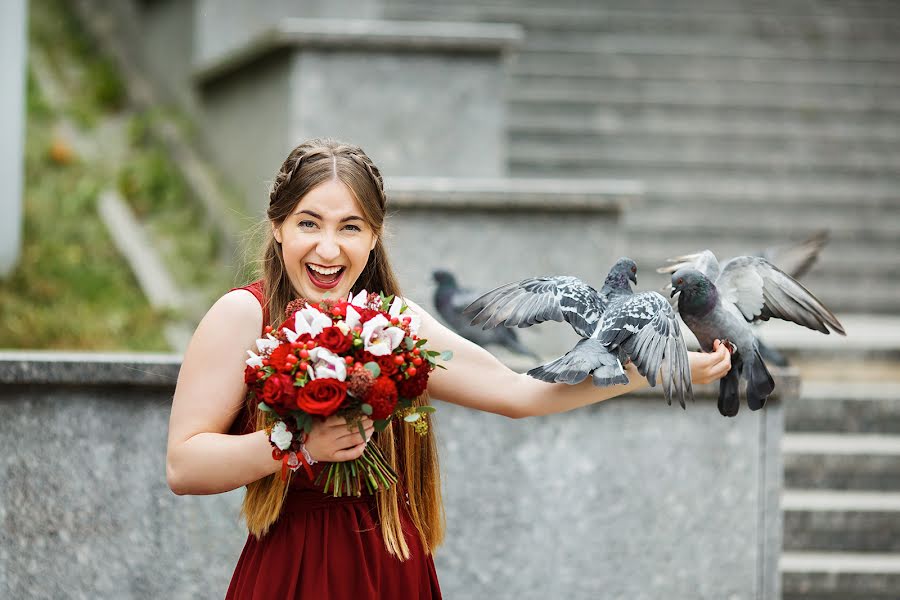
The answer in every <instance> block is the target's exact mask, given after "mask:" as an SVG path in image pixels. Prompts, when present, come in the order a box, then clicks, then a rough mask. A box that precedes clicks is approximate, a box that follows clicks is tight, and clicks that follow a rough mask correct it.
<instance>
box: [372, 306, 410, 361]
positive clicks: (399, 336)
mask: <svg viewBox="0 0 900 600" xmlns="http://www.w3.org/2000/svg"><path fill="white" fill-rule="evenodd" d="M405 336H406V334H405V333H404V332H403V330H402V329H400V328H399V327H392V326H391V322H390V321H388V320H387V319H386V318H385V316H384V315H381V314H379V315H375V316H374V317H372V318H371V319H369V320H368V321H366V322H365V323H364V324H363V330H362V340H363V347H364V348H365V350H366V351H368V352H369V353H370V354H372V355H373V356H387V355H388V354H390V353H391V352H393V351H394V348H396V347H397V346H399V345H400V342H402V341H403V338H404V337H405Z"/></svg>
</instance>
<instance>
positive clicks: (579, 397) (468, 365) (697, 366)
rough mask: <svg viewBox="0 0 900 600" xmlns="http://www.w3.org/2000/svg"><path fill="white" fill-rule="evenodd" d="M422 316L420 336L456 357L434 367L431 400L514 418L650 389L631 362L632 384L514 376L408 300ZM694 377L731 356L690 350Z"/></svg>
mask: <svg viewBox="0 0 900 600" xmlns="http://www.w3.org/2000/svg"><path fill="white" fill-rule="evenodd" d="M407 303H408V304H409V306H410V308H411V309H412V310H414V311H415V312H416V313H418V314H419V315H421V317H422V325H421V326H420V328H419V336H420V337H423V338H426V339H428V347H430V348H431V349H434V350H441V351H443V350H451V351H452V352H453V359H452V360H450V361H449V362H447V363H446V364H445V365H444V366H446V367H447V369H446V370H444V369H436V370H435V371H434V372H433V373H432V374H431V377H430V378H429V380H428V391H429V393H431V395H432V396H434V397H435V398H438V399H440V400H444V401H446V402H452V403H454V404H459V405H461V406H467V407H469V408H474V409H477V410H483V411H486V412H492V413H496V414H500V415H504V416H507V417H511V418H521V417H528V416H537V415H546V414H551V413H558V412H565V411H569V410H572V409H575V408H579V407H581V406H586V405H588V404H593V403H595V402H601V401H603V400H608V399H609V398H613V397H615V396H620V395H622V394H626V393H628V392H631V391H634V390H638V389H640V388H643V387H646V386H647V385H649V384H648V383H647V380H646V379H645V378H644V377H642V376H641V375H640V374H639V373H638V372H637V369H636V368H635V367H634V365H632V364H630V363H629V364H628V365H627V366H626V371H627V375H628V380H629V383H627V384H625V385H614V386H609V387H603V388H600V387H596V386H594V385H593V383H592V382H591V380H590V378H588V379H586V380H585V381H582V382H581V383H579V384H577V385H569V384H566V383H546V382H543V381H539V380H537V379H534V378H533V377H529V376H528V375H525V374H522V373H516V372H515V371H513V370H512V369H510V368H508V367H507V366H506V365H504V364H503V363H501V362H500V361H499V360H497V358H495V357H494V356H493V355H492V354H491V353H490V352H488V351H487V350H485V349H483V348H481V347H480V346H478V345H476V344H473V343H472V342H470V341H469V340H467V339H465V338H463V337H461V336H459V335H457V334H456V333H454V332H452V331H450V330H449V329H447V328H446V327H444V326H443V325H442V324H441V323H439V322H438V321H437V320H435V319H434V318H433V317H431V315H429V314H428V313H427V312H425V311H424V310H423V309H422V308H421V307H419V306H417V305H415V304H414V303H413V302H410V301H409V300H407ZM688 354H689V359H690V363H691V378H692V380H693V381H694V382H695V383H708V382H710V381H715V380H716V379H719V378H721V377H723V376H724V375H725V374H726V373H727V372H728V370H729V369H730V368H731V355H730V354H729V353H728V351H727V350H726V349H725V348H724V346H720V347H719V348H718V349H717V350H716V351H715V352H713V353H710V354H701V353H698V352H690V353H688Z"/></svg>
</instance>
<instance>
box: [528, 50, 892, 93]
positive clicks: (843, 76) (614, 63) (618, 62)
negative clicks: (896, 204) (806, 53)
mask: <svg viewBox="0 0 900 600" xmlns="http://www.w3.org/2000/svg"><path fill="white" fill-rule="evenodd" d="M511 72H512V74H513V76H514V77H516V78H520V77H543V76H554V77H578V78H595V77H602V78H627V79H643V78H648V79H675V80H681V81H707V80H714V81H743V82H753V81H758V82H768V83H781V84H788V85H792V86H801V85H807V84H817V83H824V84H845V85H851V84H852V85H860V86H868V85H875V86H877V85H896V84H897V83H898V81H900V73H898V72H897V69H896V68H894V65H892V64H890V63H884V62H880V61H854V62H848V61H839V60H830V59H826V58H824V57H819V58H818V59H816V60H804V59H791V58H780V57H751V56H742V57H735V56H683V55H668V54H652V53H643V54H641V53H632V54H629V53H610V54H605V55H603V56H596V55H593V54H573V53H566V52H529V51H525V52H522V53H520V54H518V55H517V56H516V59H515V61H514V62H513V64H512V65H511Z"/></svg>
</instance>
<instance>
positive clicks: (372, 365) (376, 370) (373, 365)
mask: <svg viewBox="0 0 900 600" xmlns="http://www.w3.org/2000/svg"><path fill="white" fill-rule="evenodd" d="M363 367H365V368H366V369H368V370H369V372H371V373H372V377H378V376H379V375H381V367H379V366H378V363H377V362H375V361H369V362H367V363H366V364H364V365H363Z"/></svg>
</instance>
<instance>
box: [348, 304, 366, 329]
mask: <svg viewBox="0 0 900 600" xmlns="http://www.w3.org/2000/svg"><path fill="white" fill-rule="evenodd" d="M361 321H362V315H360V314H359V313H358V312H356V309H355V308H353V307H352V306H348V307H347V316H346V317H345V318H344V322H345V323H346V324H347V327H349V328H350V329H353V328H354V327H357V326H359V324H360V322H361Z"/></svg>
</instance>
